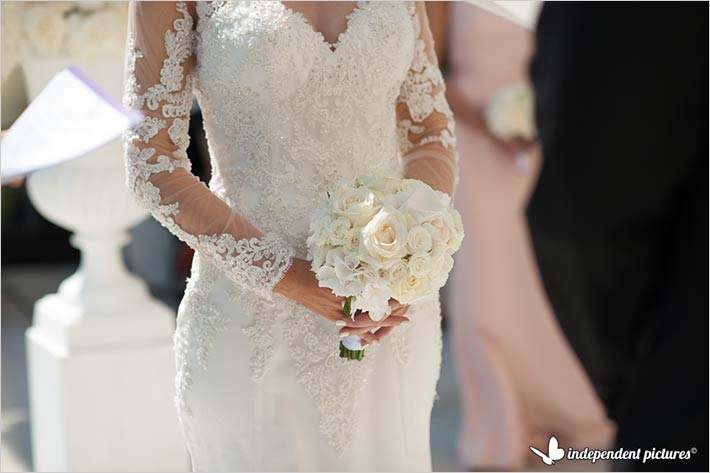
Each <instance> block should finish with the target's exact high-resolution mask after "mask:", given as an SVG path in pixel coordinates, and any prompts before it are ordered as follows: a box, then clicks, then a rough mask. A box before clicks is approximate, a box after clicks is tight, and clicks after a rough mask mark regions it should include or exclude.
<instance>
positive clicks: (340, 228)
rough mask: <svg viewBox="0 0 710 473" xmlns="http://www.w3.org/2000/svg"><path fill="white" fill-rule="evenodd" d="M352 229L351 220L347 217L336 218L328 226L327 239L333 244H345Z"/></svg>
mask: <svg viewBox="0 0 710 473" xmlns="http://www.w3.org/2000/svg"><path fill="white" fill-rule="evenodd" d="M349 231H350V220H348V219H346V218H342V217H340V218H336V219H335V220H333V221H332V222H330V225H329V226H328V232H327V240H328V243H330V244H331V245H333V246H341V245H344V244H345V242H346V240H347V238H348V233H349Z"/></svg>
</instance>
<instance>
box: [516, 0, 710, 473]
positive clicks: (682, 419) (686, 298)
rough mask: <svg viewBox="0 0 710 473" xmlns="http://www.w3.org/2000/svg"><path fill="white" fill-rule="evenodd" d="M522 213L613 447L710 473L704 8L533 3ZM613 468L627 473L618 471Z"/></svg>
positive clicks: (655, 467) (704, 5)
mask: <svg viewBox="0 0 710 473" xmlns="http://www.w3.org/2000/svg"><path fill="white" fill-rule="evenodd" d="M531 76H532V81H533V84H534V88H535V94H536V118H537V121H538V128H539V133H540V140H541V143H542V150H543V159H544V161H543V162H544V164H543V168H542V171H541V175H540V179H539V182H538V185H537V188H536V190H535V192H534V194H533V196H532V198H531V201H530V204H529V207H528V219H529V224H530V231H531V235H532V239H533V243H534V247H535V251H536V254H537V258H538V262H539V265H540V269H541V272H542V277H543V281H544V284H545V287H546V290H547V293H548V295H549V298H550V300H551V303H552V305H553V307H554V309H555V312H556V314H557V317H558V318H559V321H560V324H561V326H562V328H563V330H564V331H565V333H566V335H567V336H568V338H569V340H570V342H571V343H572V345H573V347H574V348H575V350H576V352H577V354H578V356H579V357H580V359H581V361H582V363H583V364H584V366H585V368H586V369H587V371H588V373H589V375H590V377H591V379H592V382H593V383H594V385H595V387H596V388H597V391H598V393H599V394H600V396H601V398H602V400H603V401H604V403H605V405H606V406H607V409H608V412H609V415H610V417H611V418H612V419H613V420H615V421H616V422H617V423H618V425H619V433H618V438H617V442H618V444H619V446H623V447H625V448H638V447H641V448H653V447H656V448H668V449H690V448H691V447H696V448H698V449H699V452H698V453H697V454H695V455H693V456H692V457H691V458H692V460H691V461H678V462H674V463H668V462H660V461H656V462H651V463H646V465H639V464H635V465H625V466H626V467H630V468H634V469H652V470H661V469H666V468H669V469H671V470H683V469H701V471H702V470H705V471H707V469H708V457H707V450H708V292H707V290H708V277H707V276H708V266H707V263H708V187H707V183H708V5H707V3H705V2H698V3H678V2H676V3H656V2H653V3H621V2H609V3H601V2H600V3H597V2H593V3H591V2H590V3H586V2H569V3H564V2H563V3H558V2H552V3H546V4H545V6H544V7H543V9H542V12H541V15H540V20H539V24H538V30H537V48H536V52H535V55H534V57H533V60H532V64H531ZM616 466H617V467H622V468H623V467H624V465H616Z"/></svg>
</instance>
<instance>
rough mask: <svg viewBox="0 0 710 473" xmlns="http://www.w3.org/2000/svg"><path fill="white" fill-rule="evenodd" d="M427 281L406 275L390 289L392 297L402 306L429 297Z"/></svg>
mask: <svg viewBox="0 0 710 473" xmlns="http://www.w3.org/2000/svg"><path fill="white" fill-rule="evenodd" d="M429 295H430V293H429V280H428V278H425V277H417V276H415V275H413V274H408V275H407V277H405V278H402V279H401V280H399V281H398V282H397V283H395V284H394V285H393V287H392V297H394V298H395V299H397V301H399V302H400V303H402V304H412V303H414V302H417V301H419V300H422V299H423V298H425V297H427V296H429Z"/></svg>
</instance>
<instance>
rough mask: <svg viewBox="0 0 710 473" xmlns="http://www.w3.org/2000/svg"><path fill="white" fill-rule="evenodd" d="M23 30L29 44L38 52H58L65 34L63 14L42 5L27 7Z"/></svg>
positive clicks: (62, 44)
mask: <svg viewBox="0 0 710 473" xmlns="http://www.w3.org/2000/svg"><path fill="white" fill-rule="evenodd" d="M25 31H26V32H27V38H28V40H29V42H30V44H32V47H33V48H34V50H35V51H36V52H37V53H40V54H56V53H58V52H60V51H61V49H62V47H63V46H64V38H65V36H66V34H67V28H66V24H65V23H64V16H63V15H62V14H61V13H60V12H59V11H58V10H57V9H55V8H45V7H44V6H43V5H31V6H28V7H27V12H26V14H25Z"/></svg>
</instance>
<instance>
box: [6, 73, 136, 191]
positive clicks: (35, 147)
mask: <svg viewBox="0 0 710 473" xmlns="http://www.w3.org/2000/svg"><path fill="white" fill-rule="evenodd" d="M141 120H142V115H141V114H140V113H139V112H138V111H136V110H131V109H125V108H123V107H122V106H121V105H120V104H119V103H117V102H116V101H114V100H113V99H111V98H110V97H109V96H108V95H107V94H105V93H104V92H102V91H101V89H99V88H98V87H97V86H96V85H95V84H94V83H93V82H92V81H90V80H89V79H88V78H87V77H86V76H84V74H83V73H82V72H81V71H79V70H78V69H77V68H76V67H74V66H70V67H67V68H66V69H63V70H62V71H61V72H59V73H58V74H57V75H56V76H54V77H53V78H52V80H51V81H49V84H47V86H46V87H45V88H44V89H43V90H42V92H41V93H40V94H39V95H38V96H37V98H36V99H35V100H34V101H32V103H31V104H30V105H29V106H28V107H27V108H26V109H25V111H24V112H23V113H22V115H20V117H19V118H18V119H17V120H16V121H15V123H14V124H13V125H12V126H11V127H10V129H9V130H8V131H7V133H6V134H5V136H4V137H3V138H2V141H0V177H1V178H2V181H3V182H6V181H8V180H10V179H15V178H17V177H21V176H24V175H26V174H28V173H30V172H32V171H36V170H38V169H43V168H46V167H49V166H53V165H56V164H59V163H61V162H64V161H68V160H70V159H74V158H77V157H79V156H82V155H84V154H86V153H88V152H89V151H92V150H94V149H96V148H98V147H100V146H102V145H104V144H106V143H108V142H109V141H111V140H112V139H114V138H117V137H118V136H119V135H120V134H121V133H122V132H123V131H125V130H127V129H129V128H132V127H133V126H135V125H137V124H138V123H140V121H141Z"/></svg>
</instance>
